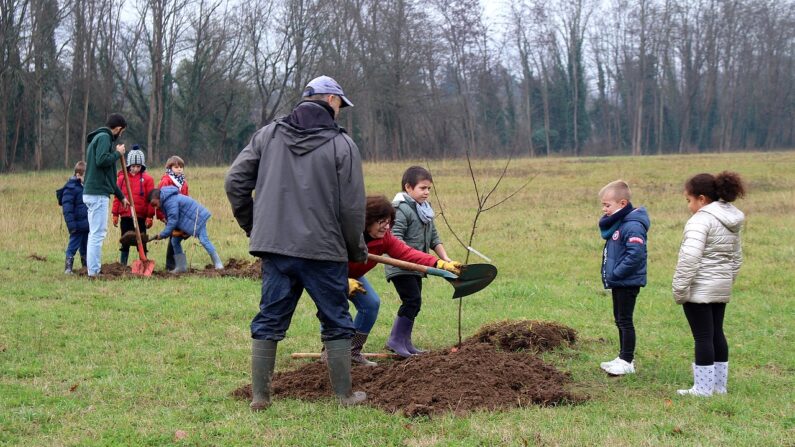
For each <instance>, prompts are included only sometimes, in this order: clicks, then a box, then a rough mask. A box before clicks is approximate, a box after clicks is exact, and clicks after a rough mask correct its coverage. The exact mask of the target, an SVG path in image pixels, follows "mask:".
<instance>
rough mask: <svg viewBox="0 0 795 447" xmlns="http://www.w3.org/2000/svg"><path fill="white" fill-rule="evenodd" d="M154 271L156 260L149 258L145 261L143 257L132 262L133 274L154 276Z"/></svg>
mask: <svg viewBox="0 0 795 447" xmlns="http://www.w3.org/2000/svg"><path fill="white" fill-rule="evenodd" d="M154 271H155V261H152V260H149V259H147V260H146V261H143V260H141V259H138V260H135V261H133V263H132V274H133V275H140V276H152V272H154Z"/></svg>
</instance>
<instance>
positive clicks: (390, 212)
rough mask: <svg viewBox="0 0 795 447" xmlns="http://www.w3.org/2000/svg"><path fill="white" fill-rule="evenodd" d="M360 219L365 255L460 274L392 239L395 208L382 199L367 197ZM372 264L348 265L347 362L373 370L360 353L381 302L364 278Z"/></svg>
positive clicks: (456, 268)
mask: <svg viewBox="0 0 795 447" xmlns="http://www.w3.org/2000/svg"><path fill="white" fill-rule="evenodd" d="M366 204H367V205H366V207H365V217H364V241H365V243H366V244H367V252H368V253H370V254H374V255H382V254H387V255H389V257H390V258H393V259H400V260H402V261H408V262H413V263H415V264H420V265H425V266H428V267H437V266H441V268H444V269H445V270H448V271H450V272H452V273H455V274H456V275H460V274H461V269H460V266H461V264H460V263H458V262H445V261H442V260H441V259H439V258H437V257H436V256H432V255H429V254H427V253H425V252H422V251H419V250H415V249H413V248H411V247H409V246H408V245H406V243H405V242H403V241H401V240H400V239H398V238H396V237H395V236H393V235H392V232H391V231H390V230H389V228H390V227H391V226H392V224H393V223H394V222H395V208H394V207H393V206H392V203H390V202H389V199H387V198H386V197H384V196H379V195H371V196H367V199H366ZM375 266H376V262H375V261H367V262H365V263H361V262H348V297H349V298H348V299H349V300H350V301H351V302H352V303H353V306H354V307H355V308H356V317H355V318H354V319H353V326H354V328H355V329H356V333H355V334H354V336H353V339H351V361H352V362H353V363H354V364H359V365H365V366H375V365H376V363H375V362H371V361H369V360H367V358H365V357H364V355H362V349H363V348H364V344H365V343H366V342H367V337H368V336H369V334H370V330H372V329H373V325H375V321H376V319H377V318H378V309H379V307H380V305H381V299H380V298H379V297H378V293H376V291H375V289H374V288H373V286H371V285H370V282H369V281H367V278H365V277H364V275H365V274H366V273H367V272H369V271H370V270H372V269H373V268H375ZM326 358H327V352H326V351H325V350H324V351H323V354H322V355H321V359H322V360H323V361H325V360H326Z"/></svg>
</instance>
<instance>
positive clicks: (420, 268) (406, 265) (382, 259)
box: [367, 253, 429, 273]
mask: <svg viewBox="0 0 795 447" xmlns="http://www.w3.org/2000/svg"><path fill="white" fill-rule="evenodd" d="M367 259H369V260H370V261H375V262H378V263H379V264H388V265H391V266H394V267H400V268H402V269H403V270H413V271H415V272H422V273H428V268H429V267H427V266H424V265H421V264H415V263H413V262H408V261H401V260H400V259H394V258H387V257H386V256H379V255H374V254H370V253H368V254H367Z"/></svg>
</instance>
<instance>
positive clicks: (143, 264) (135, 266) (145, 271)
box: [119, 155, 155, 276]
mask: <svg viewBox="0 0 795 447" xmlns="http://www.w3.org/2000/svg"><path fill="white" fill-rule="evenodd" d="M119 160H121V170H122V172H124V183H125V184H126V185H127V196H128V197H129V198H130V214H131V215H132V221H133V227H135V240H136V242H137V244H138V258H139V259H137V260H135V261H133V263H132V273H133V275H141V276H152V272H153V271H154V270H155V261H152V260H150V259H146V253H144V243H143V241H142V240H141V230H140V229H139V228H138V217H137V216H136V215H135V198H134V197H133V193H132V187H131V186H130V176H128V175H127V163H126V162H125V161H124V155H122V156H121V158H120V159H119Z"/></svg>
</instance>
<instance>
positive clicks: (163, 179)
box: [157, 173, 190, 222]
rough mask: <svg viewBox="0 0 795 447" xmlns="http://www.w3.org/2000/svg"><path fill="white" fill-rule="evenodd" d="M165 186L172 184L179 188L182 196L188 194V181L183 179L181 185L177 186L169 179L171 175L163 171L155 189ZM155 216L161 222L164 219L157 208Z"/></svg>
mask: <svg viewBox="0 0 795 447" xmlns="http://www.w3.org/2000/svg"><path fill="white" fill-rule="evenodd" d="M166 186H173V187H175V188H179V193H180V194H182V195H184V196H189V195H190V194H188V181H187V180H185V181H184V182H182V187H179V186H177V184H176V183H174V180H171V176H170V175H168V173H165V174H163V177H160V183H158V184H157V189H163V188H164V187H166ZM157 218H158V219H159V220H162V221H163V222H165V221H166V215H165V214H163V212H162V211H160V209H159V208H158V209H157Z"/></svg>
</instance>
